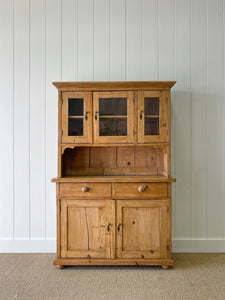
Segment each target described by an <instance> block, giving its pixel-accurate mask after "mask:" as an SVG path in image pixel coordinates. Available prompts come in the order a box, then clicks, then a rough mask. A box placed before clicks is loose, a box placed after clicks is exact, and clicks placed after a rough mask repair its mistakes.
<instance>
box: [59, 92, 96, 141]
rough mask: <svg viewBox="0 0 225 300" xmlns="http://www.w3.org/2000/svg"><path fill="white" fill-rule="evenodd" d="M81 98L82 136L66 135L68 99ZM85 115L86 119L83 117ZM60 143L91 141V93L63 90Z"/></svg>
mask: <svg viewBox="0 0 225 300" xmlns="http://www.w3.org/2000/svg"><path fill="white" fill-rule="evenodd" d="M69 98H83V99H84V109H83V136H69V135H68V120H69V118H68V99H69ZM85 116H87V120H86V119H85ZM62 143H81V144H82V143H84V144H88V143H92V93H91V92H63V93H62Z"/></svg>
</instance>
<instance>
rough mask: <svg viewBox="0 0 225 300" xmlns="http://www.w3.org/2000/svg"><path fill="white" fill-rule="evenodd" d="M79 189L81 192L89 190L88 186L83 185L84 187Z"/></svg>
mask: <svg viewBox="0 0 225 300" xmlns="http://www.w3.org/2000/svg"><path fill="white" fill-rule="evenodd" d="M81 190H82V192H83V193H86V192H87V191H88V190H89V188H88V187H87V186H84V187H82V189H81Z"/></svg>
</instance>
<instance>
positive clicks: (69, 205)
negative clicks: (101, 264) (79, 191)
mask: <svg viewBox="0 0 225 300" xmlns="http://www.w3.org/2000/svg"><path fill="white" fill-rule="evenodd" d="M112 205H113V202H112V201H111V200H65V199H63V200H61V257H62V258H69V257H71V258H110V257H111V253H112V219H111V218H112V213H111V210H112V209H113V207H112Z"/></svg>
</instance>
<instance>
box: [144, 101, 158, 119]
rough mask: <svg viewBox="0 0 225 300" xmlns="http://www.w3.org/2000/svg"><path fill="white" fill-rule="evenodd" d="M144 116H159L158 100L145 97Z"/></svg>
mask: <svg viewBox="0 0 225 300" xmlns="http://www.w3.org/2000/svg"><path fill="white" fill-rule="evenodd" d="M145 115H146V116H150V115H151V116H159V98H158V97H155V98H152V97H145Z"/></svg>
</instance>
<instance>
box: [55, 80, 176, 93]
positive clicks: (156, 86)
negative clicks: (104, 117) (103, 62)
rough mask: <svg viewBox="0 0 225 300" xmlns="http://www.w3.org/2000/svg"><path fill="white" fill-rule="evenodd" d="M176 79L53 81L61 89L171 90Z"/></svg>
mask: <svg viewBox="0 0 225 300" xmlns="http://www.w3.org/2000/svg"><path fill="white" fill-rule="evenodd" d="M175 83H176V81H87V82H72V81H71V82H53V83H52V84H53V85H54V86H55V87H56V88H57V89H58V90H59V91H116V90H118V91H128V90H132V91H134V90H169V89H171V88H172V86H173V85H174V84H175Z"/></svg>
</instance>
